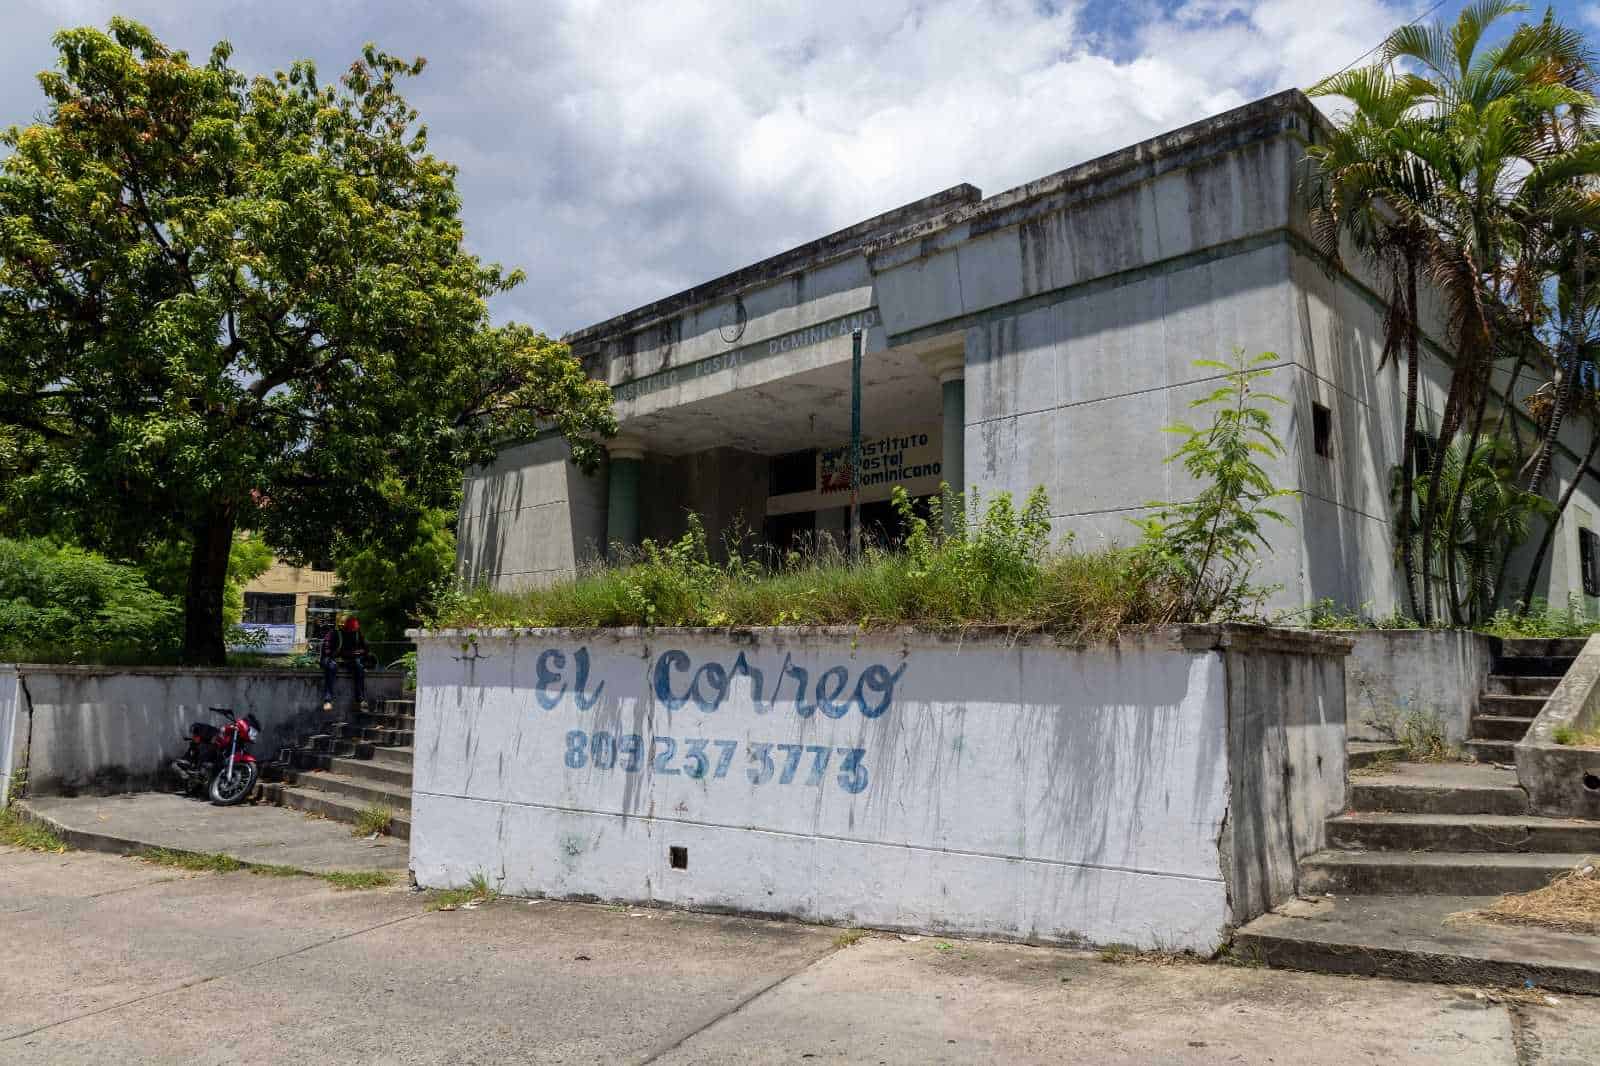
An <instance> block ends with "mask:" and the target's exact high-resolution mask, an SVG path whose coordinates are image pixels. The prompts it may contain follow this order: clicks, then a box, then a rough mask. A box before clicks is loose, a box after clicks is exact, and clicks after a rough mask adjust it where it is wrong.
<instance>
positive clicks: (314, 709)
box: [0, 663, 405, 795]
mask: <svg viewBox="0 0 1600 1066" xmlns="http://www.w3.org/2000/svg"><path fill="white" fill-rule="evenodd" d="M404 679H405V677H404V674H402V673H399V672H390V671H382V672H377V671H374V672H371V673H368V674H367V697H368V698H369V699H373V700H380V699H395V698H398V697H399V695H400V693H401V689H402V687H403V685H404ZM350 685H351V679H350V678H349V677H347V676H345V675H344V674H342V673H341V674H340V677H339V687H338V689H337V690H336V691H337V694H338V697H339V703H340V706H345V705H347V704H348V703H349V701H350V700H351V699H352V698H353V693H352V691H351V688H350ZM6 692H11V693H13V695H12V697H11V698H10V700H9V702H8V701H7V700H6V697H5V693H6ZM321 693H322V674H321V673H320V672H317V671H310V670H232V669H205V668H187V667H150V668H130V667H100V666H55V665H33V664H26V663H24V664H15V665H0V727H3V726H4V725H5V720H6V718H7V716H8V711H7V707H8V706H10V707H11V708H13V709H12V710H11V711H10V712H9V716H10V717H11V718H12V720H13V728H12V729H11V730H10V732H9V735H10V736H11V737H12V744H11V753H10V756H9V763H10V769H12V770H16V769H26V771H27V778H28V791H29V793H30V794H32V795H72V794H74V793H78V792H92V793H107V792H130V791H138V790H140V789H146V788H151V787H154V786H156V785H157V784H158V783H159V781H160V780H161V778H162V775H163V773H164V771H165V768H166V765H167V763H168V762H170V761H171V760H172V759H173V758H175V757H176V756H177V755H179V754H180V753H181V752H182V750H183V742H182V740H181V739H180V738H181V737H182V735H183V734H184V733H185V732H187V730H188V727H189V723H190V722H194V721H206V722H211V723H213V724H218V723H220V722H221V721H222V719H221V718H220V717H219V716H217V715H213V714H209V713H208V712H207V711H206V708H207V707H231V708H232V709H233V710H234V712H235V713H237V714H241V715H242V714H247V713H253V714H255V716H256V718H257V719H258V720H259V721H260V722H261V733H262V736H261V740H260V741H258V742H257V744H256V746H255V749H254V750H255V754H256V757H257V758H259V759H262V760H267V759H270V758H272V757H273V756H274V755H276V754H277V751H278V749H279V748H280V747H283V746H286V745H292V744H294V743H295V740H296V736H297V734H300V733H314V732H318V731H319V730H320V723H321V722H323V721H324V720H325V719H324V718H323V716H322V715H321V712H320V708H321V704H322V699H321ZM4 735H5V734H0V756H4V755H5V749H4ZM0 765H4V764H0Z"/></svg>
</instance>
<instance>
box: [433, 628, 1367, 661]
mask: <svg viewBox="0 0 1600 1066" xmlns="http://www.w3.org/2000/svg"><path fill="white" fill-rule="evenodd" d="M868 635H871V636H872V637H873V638H874V639H875V640H879V641H882V640H885V639H887V640H891V641H901V642H903V643H906V644H910V645H917V646H922V647H928V646H939V645H954V646H956V647H959V646H961V645H964V644H971V645H973V646H975V647H1007V648H1018V647H1020V648H1055V647H1060V648H1083V647H1086V646H1085V645H1082V644H1074V643H1071V642H1067V641H1063V640H1062V639H1061V638H1060V637H1059V635H1057V634H1054V633H1051V632H1048V631H1042V630H1038V629H1027V628H1023V627H1020V626H1002V625H973V626H964V627H962V628H959V629H919V628H916V627H914V626H889V627H885V628H881V629H863V628H861V627H859V626H656V627H647V626H612V627H603V626H595V627H574V626H555V627H548V628H541V627H537V626H528V627H519V628H506V629H497V628H483V629H477V628H471V627H452V628H445V629H408V630H406V636H408V637H410V638H411V639H413V640H458V641H463V642H466V643H467V644H471V643H472V642H474V641H478V640H516V639H518V638H520V637H533V638H537V639H539V640H582V641H595V640H599V641H609V642H613V643H632V642H634V641H639V640H649V639H654V640H672V639H674V638H677V637H697V638H706V637H710V638H716V639H720V640H727V641H730V642H732V643H734V644H753V643H756V642H758V641H761V640H770V639H774V638H782V639H784V640H788V641H819V642H827V643H829V644H830V645H831V644H834V643H835V642H837V641H839V640H841V639H843V640H847V641H850V640H856V639H859V638H862V637H866V636H868ZM1354 646H1355V642H1354V641H1353V640H1351V639H1350V638H1349V637H1347V636H1344V635H1342V634H1338V633H1331V632H1318V631H1313V630H1305V629H1290V628H1286V627H1278V626H1263V625H1246V624H1244V623H1239V622H1222V623H1205V624H1195V625H1176V626H1153V627H1151V628H1148V629H1135V630H1129V631H1128V632H1125V633H1123V634H1121V635H1119V636H1118V638H1117V640H1116V641H1114V642H1109V643H1106V644H1103V645H1098V647H1101V648H1104V649H1105V650H1108V651H1119V650H1139V651H1158V650H1159V651H1224V650H1231V651H1261V652H1277V651H1281V652H1289V653H1291V654H1295V655H1313V656H1320V655H1327V656H1338V657H1343V656H1345V655H1348V654H1350V650H1351V649H1352V648H1353V647H1354ZM1088 647H1095V646H1094V645H1090V646H1088ZM469 658H470V656H469Z"/></svg>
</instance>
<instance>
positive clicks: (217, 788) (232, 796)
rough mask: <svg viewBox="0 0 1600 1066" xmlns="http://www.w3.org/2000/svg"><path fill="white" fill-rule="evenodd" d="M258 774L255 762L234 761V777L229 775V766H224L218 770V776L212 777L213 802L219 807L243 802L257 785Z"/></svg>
mask: <svg viewBox="0 0 1600 1066" xmlns="http://www.w3.org/2000/svg"><path fill="white" fill-rule="evenodd" d="M258 774H259V771H258V770H257V769H256V764H255V763H253V762H241V763H234V766H233V776H232V777H229V776H228V768H227V766H223V768H222V769H221V770H218V771H217V776H216V777H213V778H212V779H211V802H212V803H215V804H216V805H217V806H219V807H232V806H233V805H234V804H236V803H243V802H244V800H245V798H246V797H248V796H249V795H250V792H251V790H252V789H254V788H255V787H256V777H257V775H258Z"/></svg>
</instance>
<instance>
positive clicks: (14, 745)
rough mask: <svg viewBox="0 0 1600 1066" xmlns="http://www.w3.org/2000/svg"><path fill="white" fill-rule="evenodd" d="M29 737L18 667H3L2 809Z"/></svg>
mask: <svg viewBox="0 0 1600 1066" xmlns="http://www.w3.org/2000/svg"><path fill="white" fill-rule="evenodd" d="M19 733H20V735H21V739H20V740H19V739H18V735H19ZM27 735H28V734H27V711H26V709H25V708H24V707H23V704H22V683H21V681H20V680H18V678H17V673H16V669H15V667H13V666H12V665H11V664H10V663H0V807H4V806H5V805H6V804H7V803H8V802H10V797H11V791H10V790H11V775H12V774H14V773H15V772H16V771H17V769H18V768H19V760H18V755H19V753H21V752H22V751H23V750H24V749H25V745H26V741H27Z"/></svg>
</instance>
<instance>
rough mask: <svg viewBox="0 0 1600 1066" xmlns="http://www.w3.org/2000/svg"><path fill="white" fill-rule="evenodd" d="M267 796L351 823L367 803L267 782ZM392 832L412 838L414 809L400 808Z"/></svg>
mask: <svg viewBox="0 0 1600 1066" xmlns="http://www.w3.org/2000/svg"><path fill="white" fill-rule="evenodd" d="M262 797H263V799H264V800H265V801H266V802H268V803H275V804H277V805H278V806H280V807H288V808H290V809H291V810H296V811H305V812H306V813H307V814H315V815H318V816H320V817H323V818H330V819H332V820H333V821H336V822H348V823H350V824H351V825H354V824H355V823H356V822H357V821H359V820H360V818H361V814H362V811H364V810H365V809H366V806H367V805H366V804H365V803H362V802H360V801H359V800H354V799H351V798H350V797H348V796H340V795H338V794H336V793H332V792H323V791H321V790H320V789H314V788H297V787H295V786H293V785H282V784H278V785H266V786H263V792H262ZM389 835H390V836H392V837H394V838H395V839H397V840H410V839H411V812H410V811H409V810H397V811H395V812H394V818H393V820H392V821H390V823H389Z"/></svg>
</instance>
